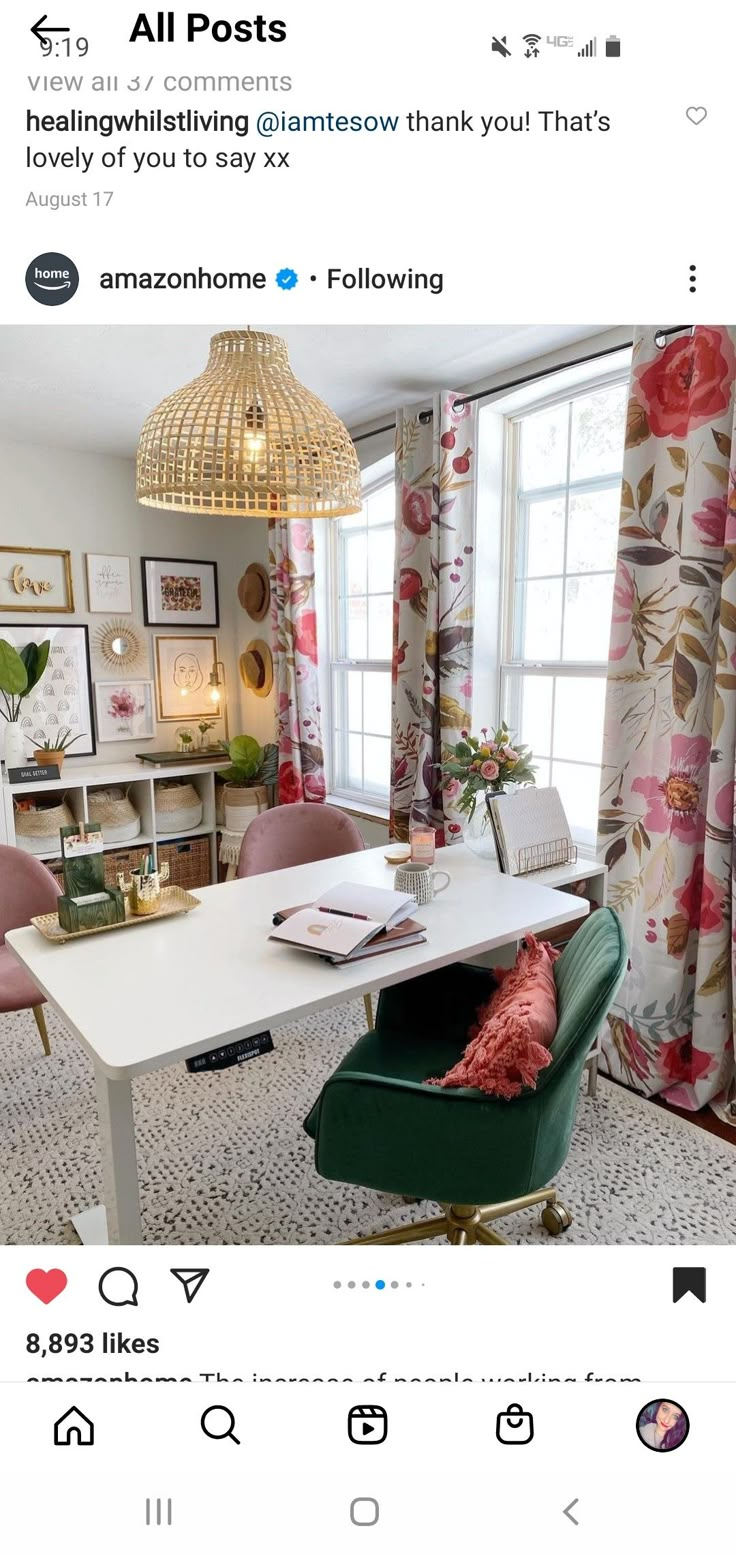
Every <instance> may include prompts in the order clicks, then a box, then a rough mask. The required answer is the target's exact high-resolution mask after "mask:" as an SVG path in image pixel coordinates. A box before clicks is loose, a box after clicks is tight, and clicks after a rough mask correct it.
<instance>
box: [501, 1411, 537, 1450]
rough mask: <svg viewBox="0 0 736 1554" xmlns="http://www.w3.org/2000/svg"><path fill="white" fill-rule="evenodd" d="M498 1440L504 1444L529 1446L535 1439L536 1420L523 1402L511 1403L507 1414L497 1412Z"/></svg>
mask: <svg viewBox="0 0 736 1554" xmlns="http://www.w3.org/2000/svg"><path fill="white" fill-rule="evenodd" d="M496 1440H497V1441H500V1442H501V1444H502V1446H528V1445H529V1442H530V1441H533V1440H534V1420H533V1419H532V1416H531V1414H527V1413H525V1411H524V1409H523V1408H522V1406H521V1403H510V1404H509V1406H508V1408H507V1409H506V1412H505V1414H497V1416H496Z"/></svg>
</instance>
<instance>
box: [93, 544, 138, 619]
mask: <svg viewBox="0 0 736 1554" xmlns="http://www.w3.org/2000/svg"><path fill="white" fill-rule="evenodd" d="M87 603H88V605H89V613H90V615H107V614H109V613H114V612H115V611H116V610H117V611H119V612H120V614H121V615H130V612H131V610H132V608H133V601H132V598H131V592H130V558H129V557H128V556H100V555H97V554H96V553H92V552H90V551H88V552H87Z"/></svg>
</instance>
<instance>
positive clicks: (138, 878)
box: [118, 863, 169, 917]
mask: <svg viewBox="0 0 736 1554" xmlns="http://www.w3.org/2000/svg"><path fill="white" fill-rule="evenodd" d="M168 877H169V865H168V863H162V865H161V868H160V869H154V871H153V873H152V874H141V872H140V869H131V871H130V879H129V880H126V878H125V875H124V874H119V875H118V886H119V888H120V890H122V891H124V892H125V895H126V896H127V898H128V901H129V902H130V910H131V912H133V913H134V914H135V916H136V917H151V916H152V915H153V913H154V912H158V909H159V907H160V905H161V886H162V885H163V884H165V883H166V880H167V879H168Z"/></svg>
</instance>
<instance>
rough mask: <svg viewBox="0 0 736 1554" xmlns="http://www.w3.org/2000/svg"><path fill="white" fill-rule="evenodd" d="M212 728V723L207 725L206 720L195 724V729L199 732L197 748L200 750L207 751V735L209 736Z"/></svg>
mask: <svg viewBox="0 0 736 1554" xmlns="http://www.w3.org/2000/svg"><path fill="white" fill-rule="evenodd" d="M214 726H215V725H214V723H208V722H207V719H206V718H203V719H202V722H201V723H198V724H197V728H198V730H199V748H200V750H206V749H207V747H208V741H207V735H208V734H209V731H210V729H211V728H214Z"/></svg>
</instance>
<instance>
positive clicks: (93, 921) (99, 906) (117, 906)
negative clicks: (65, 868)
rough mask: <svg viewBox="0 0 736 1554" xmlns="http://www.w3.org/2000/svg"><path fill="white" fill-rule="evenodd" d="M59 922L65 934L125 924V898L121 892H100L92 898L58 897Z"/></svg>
mask: <svg viewBox="0 0 736 1554" xmlns="http://www.w3.org/2000/svg"><path fill="white" fill-rule="evenodd" d="M57 908H58V913H59V922H60V923H61V926H62V928H63V929H65V931H66V932H67V933H79V932H80V931H81V930H82V929H86V930H87V931H89V929H90V928H110V927H112V926H113V925H114V924H115V923H124V922H125V897H124V895H123V892H122V890H102V891H100V892H99V894H98V895H92V896H86V897H85V896H77V897H74V896H59V900H58V903H57Z"/></svg>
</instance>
